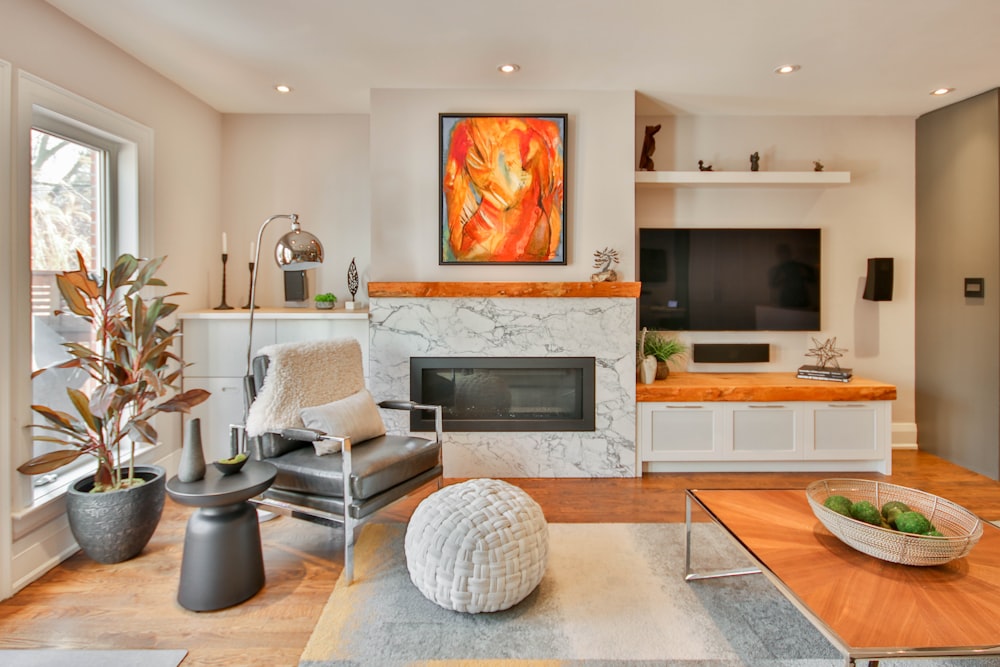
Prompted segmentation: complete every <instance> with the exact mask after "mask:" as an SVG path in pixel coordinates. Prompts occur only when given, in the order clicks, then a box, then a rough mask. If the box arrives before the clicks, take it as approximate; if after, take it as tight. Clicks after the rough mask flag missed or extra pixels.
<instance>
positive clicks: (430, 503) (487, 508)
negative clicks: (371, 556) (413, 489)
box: [404, 479, 549, 614]
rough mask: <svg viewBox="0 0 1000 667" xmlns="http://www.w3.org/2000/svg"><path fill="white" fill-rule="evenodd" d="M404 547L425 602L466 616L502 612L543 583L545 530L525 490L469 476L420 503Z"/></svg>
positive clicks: (546, 529) (415, 511)
mask: <svg viewBox="0 0 1000 667" xmlns="http://www.w3.org/2000/svg"><path fill="white" fill-rule="evenodd" d="M404 545H405V550H406V567H407V569H408V570H409V572H410V580H411V581H412V582H413V584H414V585H415V586H416V587H417V589H418V590H419V591H420V592H421V593H423V594H424V596H426V597H427V599H428V600H430V601H431V602H434V603H436V604H438V605H440V606H442V607H444V608H445V609H452V610H454V611H462V612H467V613H470V614H477V613H479V612H484V611H501V610H503V609H507V608H509V607H512V606H514V605H515V604H517V603H518V602H520V601H521V600H523V599H524V598H525V597H527V596H528V594H529V593H531V591H533V590H535V587H536V586H538V584H539V582H541V580H542V575H543V574H545V565H546V562H547V560H548V554H549V526H548V524H547V523H546V522H545V516H544V515H543V514H542V508H541V507H540V506H539V505H538V503H536V502H535V501H534V500H533V499H532V498H531V496H529V495H528V494H527V493H525V492H524V491H523V490H521V489H519V488H518V487H516V486H513V485H512V484H508V483H507V482H502V481H500V480H496V479H473V480H469V481H468V482H462V483H461V484H454V485H452V486H446V487H444V488H443V489H441V490H439V491H437V492H435V493H433V494H431V495H430V496H428V497H427V498H425V499H424V500H423V501H422V502H421V503H420V504H419V505H418V506H417V509H416V510H414V512H413V516H412V517H411V518H410V523H409V525H408V526H407V528H406V539H405V541H404Z"/></svg>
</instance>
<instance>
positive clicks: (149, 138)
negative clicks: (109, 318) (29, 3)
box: [7, 71, 155, 540]
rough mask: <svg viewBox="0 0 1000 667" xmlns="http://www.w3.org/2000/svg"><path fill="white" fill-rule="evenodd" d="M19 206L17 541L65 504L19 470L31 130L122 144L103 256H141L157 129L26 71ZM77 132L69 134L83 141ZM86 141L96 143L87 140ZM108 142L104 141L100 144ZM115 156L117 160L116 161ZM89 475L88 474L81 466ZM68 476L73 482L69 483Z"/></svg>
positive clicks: (23, 442)
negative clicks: (36, 495)
mask: <svg viewBox="0 0 1000 667" xmlns="http://www.w3.org/2000/svg"><path fill="white" fill-rule="evenodd" d="M16 99H17V106H16V113H15V122H14V132H15V137H14V138H15V141H14V145H15V150H16V153H15V162H14V165H15V181H16V186H15V187H16V190H15V192H14V193H13V195H14V196H13V200H14V202H15V210H14V212H13V216H14V217H13V223H14V224H12V225H11V229H12V231H11V234H12V239H11V244H10V246H9V247H10V248H11V249H12V250H11V252H10V255H9V257H10V260H11V261H10V266H11V271H12V278H13V279H12V281H11V284H12V298H11V306H10V314H11V316H12V317H11V320H10V321H11V322H12V327H11V336H12V340H11V345H10V347H9V349H10V350H11V359H10V361H11V365H10V368H11V373H10V376H11V379H10V382H11V383H12V391H11V399H12V400H11V401H10V405H11V417H12V418H11V419H10V420H9V421H8V422H7V423H8V424H9V429H10V431H9V440H8V441H9V442H10V443H11V459H12V461H11V463H12V466H11V470H10V472H9V479H10V480H11V488H12V490H13V492H12V498H11V502H12V506H11V516H12V517H13V519H14V521H13V539H14V540H17V539H19V538H21V537H23V536H24V535H26V534H27V533H29V532H31V531H33V530H35V529H36V528H38V527H40V526H41V525H43V524H45V523H47V522H48V521H51V520H52V519H55V518H57V517H58V516H59V515H61V514H62V513H63V512H64V510H65V502H64V499H63V496H64V492H59V493H55V494H47V495H46V496H45V498H44V500H41V501H40V502H37V503H36V502H35V501H34V499H33V490H32V481H33V480H32V478H30V477H28V476H25V475H21V474H20V473H18V472H17V471H16V467H17V465H19V464H20V463H21V462H23V461H26V460H27V459H28V458H30V457H31V453H32V451H33V442H32V440H31V433H30V431H31V429H29V428H27V425H28V424H30V423H31V422H32V413H31V380H30V374H31V367H30V366H31V364H30V351H31V349H32V348H31V345H32V341H31V303H30V282H31V265H30V262H31V260H30V252H29V248H30V243H31V194H30V193H31V181H32V175H31V160H30V156H31V136H30V135H31V129H32V128H33V127H38V128H40V129H43V130H45V131H52V128H55V127H58V128H60V131H59V132H54V133H56V134H59V133H61V132H65V133H67V134H71V135H74V134H76V136H80V135H79V134H77V132H76V131H77V130H82V131H83V132H84V135H86V136H89V137H90V139H95V138H96V139H97V140H100V142H101V143H105V144H108V143H110V144H112V145H114V146H116V147H117V150H116V152H115V155H114V158H113V159H112V158H111V156H109V160H108V162H109V164H108V169H109V170H110V171H109V174H114V179H115V182H116V184H117V192H116V195H115V196H114V197H113V199H112V200H109V201H108V202H107V205H108V206H110V207H114V208H113V211H114V214H115V217H116V218H117V224H116V229H115V233H113V234H108V235H107V236H108V237H109V238H114V239H116V240H115V242H113V243H108V242H107V239H106V240H105V242H104V243H103V245H105V246H106V247H104V248H101V249H100V252H102V253H106V255H104V256H103V257H102V261H110V259H109V258H113V257H114V256H116V255H117V254H119V253H121V252H131V253H133V254H135V255H137V256H142V257H152V256H154V254H155V253H154V247H153V233H152V231H153V131H152V129H150V128H148V127H146V126H144V125H141V124H139V123H137V122H135V121H133V120H131V119H129V118H126V117H125V116H122V115H121V114H119V113H117V112H115V111H112V110H110V109H107V108H106V107H103V106H101V105H99V104H96V103H94V102H92V101H90V100H88V99H87V98H85V97H82V96H80V95H77V94H76V93H73V92H71V91H68V90H66V89H64V88H61V87H59V86H56V85H54V84H52V83H49V82H47V81H45V80H43V79H41V78H39V77H36V76H34V75H32V74H29V73H27V72H24V71H18V73H17V79H16ZM76 136H68V137H67V138H71V139H73V140H74V141H78V139H77V138H76ZM83 143H91V141H90V140H89V139H88V141H85V142H83ZM101 148H102V149H103V148H104V146H101ZM111 162H113V163H114V164H113V165H112V164H110V163H111ZM81 474H86V473H81ZM68 484H69V481H67V486H68Z"/></svg>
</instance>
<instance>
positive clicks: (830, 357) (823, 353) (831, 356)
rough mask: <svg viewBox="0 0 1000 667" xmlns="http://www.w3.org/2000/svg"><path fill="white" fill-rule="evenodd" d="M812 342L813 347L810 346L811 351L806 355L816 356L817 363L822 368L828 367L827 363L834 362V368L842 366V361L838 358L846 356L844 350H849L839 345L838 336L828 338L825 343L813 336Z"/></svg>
mask: <svg viewBox="0 0 1000 667" xmlns="http://www.w3.org/2000/svg"><path fill="white" fill-rule="evenodd" d="M812 342H813V347H811V348H809V352H808V353H807V354H806V355H805V356H807V357H816V365H817V366H819V367H820V368H826V367H827V364H832V365H833V366H832V367H833V368H840V362H839V361H837V359H838V358H839V357H842V356H844V352H847V350H846V349H842V348H839V347H837V339H836V337H834V338H827V339H826V340H825V341H824V342H823V343H820V342H819V341H818V340H816V339H815V338H813V339H812Z"/></svg>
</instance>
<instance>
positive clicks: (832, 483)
mask: <svg viewBox="0 0 1000 667" xmlns="http://www.w3.org/2000/svg"><path fill="white" fill-rule="evenodd" d="M829 496H844V497H846V498H847V499H848V500H850V501H851V502H852V503H856V502H858V501H860V500H867V501H869V502H870V503H872V504H873V505H875V507H877V508H879V509H881V508H882V505H884V504H885V503H887V502H889V501H891V500H898V501H901V502H904V503H906V504H907V505H908V506H909V507H910V509H912V510H914V511H916V512H920V513H921V514H923V515H924V516H926V517H927V518H928V519H929V520H930V522H931V523H932V524H933V525H934V527H935V528H937V530H938V531H939V532H940V533H942V535H944V537H932V536H929V535H913V534H911V533H903V532H900V531H898V530H893V529H891V528H883V527H881V526H874V525H872V524H868V523H865V522H864V521H858V520H857V519H853V518H851V517H848V516H844V515H843V514H839V513H837V512H835V511H833V510H832V509H830V508H829V507H826V506H825V505H824V504H823V501H825V500H826V499H827V498H828V497H829ZM806 498H808V500H809V506H810V507H811V508H812V511H813V514H815V515H816V518H817V519H819V521H820V523H822V524H823V525H824V526H826V529H827V530H829V531H830V532H831V533H833V534H834V535H835V536H836V537H837V538H839V539H840V540H841V541H842V542H844V543H845V544H847V545H848V546H850V547H852V548H854V549H857V550H858V551H860V552H861V553H864V554H868V555H869V556H874V557H875V558H880V559H882V560H885V561H889V562H891V563H900V564H902V565H920V566H928V565H943V564H945V563H948V562H950V561H952V560H955V559H956V558H962V557H964V556H965V555H967V554H968V553H969V552H970V551H972V547H974V546H976V543H977V542H979V538H980V537H982V535H983V524H982V521H980V519H979V517H977V516H976V515H975V514H973V513H972V512H970V511H969V510H967V509H965V508H964V507H962V506H961V505H957V504H955V503H953V502H951V501H950V500H945V499H944V498H940V497H938V496H935V495H933V494H930V493H927V492H925V491H920V490H918V489H911V488H908V487H905V486H899V485H897V484H888V483H886V482H876V481H872V480H867V479H821V480H818V481H816V482H813V483H812V484H810V485H809V486H808V487H806Z"/></svg>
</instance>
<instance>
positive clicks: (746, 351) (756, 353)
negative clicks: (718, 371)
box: [691, 343, 771, 364]
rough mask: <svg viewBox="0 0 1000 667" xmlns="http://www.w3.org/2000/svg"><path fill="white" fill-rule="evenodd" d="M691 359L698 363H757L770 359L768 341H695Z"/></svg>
mask: <svg viewBox="0 0 1000 667" xmlns="http://www.w3.org/2000/svg"><path fill="white" fill-rule="evenodd" d="M691 360H692V361H694V362H696V363H699V364H757V363H763V362H767V361H770V360H771V345H770V344H769V343H695V344H694V350H693V353H692V356H691Z"/></svg>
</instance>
